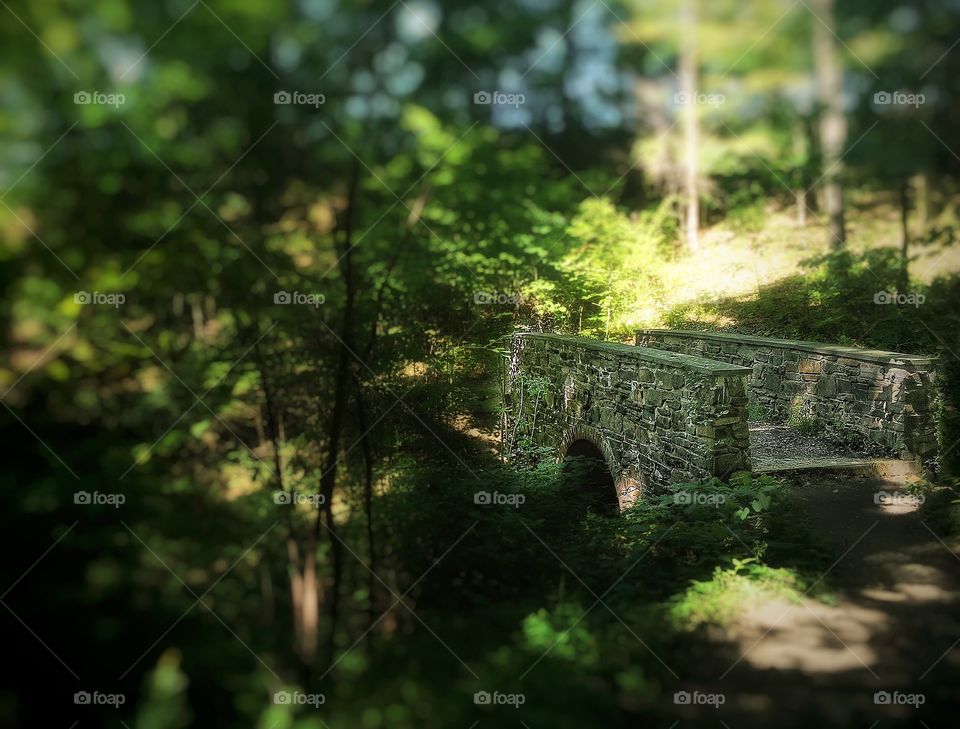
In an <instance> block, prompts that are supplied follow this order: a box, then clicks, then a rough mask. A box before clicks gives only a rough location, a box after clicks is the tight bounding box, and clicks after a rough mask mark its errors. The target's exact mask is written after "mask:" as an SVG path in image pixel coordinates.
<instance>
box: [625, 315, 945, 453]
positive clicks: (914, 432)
mask: <svg viewBox="0 0 960 729" xmlns="http://www.w3.org/2000/svg"><path fill="white" fill-rule="evenodd" d="M637 344H639V345H642V346H643V347H655V348H657V349H659V350H665V351H670V352H675V353H684V354H691V355H695V356H700V357H708V358H710V359H713V360H719V361H723V362H729V363H732V364H737V365H742V366H745V367H749V368H750V370H751V372H750V378H749V385H750V398H751V400H752V401H754V402H755V403H757V404H758V405H759V406H761V407H764V408H766V409H768V410H770V411H771V412H773V413H776V414H777V415H778V416H780V417H781V418H785V417H786V416H787V414H788V412H789V410H790V408H791V407H801V408H803V409H804V410H806V411H807V412H808V413H809V415H810V416H811V417H815V418H817V419H818V420H820V421H822V422H823V423H824V424H826V425H827V426H829V427H831V428H834V429H835V430H836V431H837V432H838V434H844V435H845V436H846V437H847V438H848V439H850V440H854V439H856V440H858V441H862V442H863V443H864V444H875V445H876V446H879V447H880V448H882V449H884V450H886V451H888V452H891V453H894V454H896V455H897V456H899V457H900V458H903V459H908V460H917V461H920V462H923V461H925V460H927V459H930V458H932V457H934V456H935V455H936V452H937V438H936V417H935V409H934V403H935V399H936V398H935V387H934V380H935V367H936V358H935V357H925V356H916V355H909V354H901V353H899V352H884V351H879V350H866V349H857V348H854V347H844V346H837V345H829V344H820V343H817V342H802V341H793V340H789V339H771V338H768V337H753V336H748V335H741V334H727V333H719V332H698V331H686V330H677V329H644V330H641V331H639V332H638V333H637Z"/></svg>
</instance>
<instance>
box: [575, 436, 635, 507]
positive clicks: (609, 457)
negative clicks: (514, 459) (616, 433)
mask: <svg viewBox="0 0 960 729" xmlns="http://www.w3.org/2000/svg"><path fill="white" fill-rule="evenodd" d="M579 441H586V442H587V443H590V444H591V445H593V446H594V447H596V448H597V450H599V451H600V453H601V454H603V460H604V462H605V463H606V465H607V470H608V471H610V475H611V476H612V477H613V486H614V489H615V490H616V492H617V502H618V503H619V505H620V510H621V511H623V510H624V509H627V508H629V507H630V506H632V505H633V504H634V503H636V501H637V499H638V498H639V497H640V494H641V493H642V491H643V484H642V481H641V479H640V478H638V477H637V475H636V474H635V473H633V472H632V469H628V468H625V467H624V465H623V464H621V463H620V459H619V458H617V455H616V451H615V450H614V449H613V447H612V446H611V445H610V442H609V440H608V439H607V438H606V437H604V435H603V433H602V432H601V431H600V430H598V429H597V428H594V427H592V426H590V425H574V426H572V427H570V428H568V429H567V430H566V431H564V433H563V436H562V437H561V439H560V446H559V448H558V449H557V463H563V461H564V459H565V458H566V457H567V453H568V452H569V451H570V446H572V445H573V444H574V443H577V442H579Z"/></svg>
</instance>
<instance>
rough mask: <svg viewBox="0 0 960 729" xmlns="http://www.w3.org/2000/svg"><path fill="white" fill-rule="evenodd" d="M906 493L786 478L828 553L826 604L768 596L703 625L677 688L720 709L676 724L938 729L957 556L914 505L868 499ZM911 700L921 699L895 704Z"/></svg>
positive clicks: (843, 480) (857, 480) (953, 656)
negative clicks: (709, 698)
mask: <svg viewBox="0 0 960 729" xmlns="http://www.w3.org/2000/svg"><path fill="white" fill-rule="evenodd" d="M905 485H906V484H905V483H904V481H903V480H902V479H890V480H884V479H881V478H878V477H865V476H850V475H843V476H830V475H814V476H809V477H798V478H796V479H795V480H794V491H795V494H796V495H797V497H798V498H799V500H800V502H801V503H802V505H803V508H804V509H805V511H806V512H807V513H808V514H809V516H810V519H811V526H812V527H813V528H814V529H815V530H817V531H818V532H819V533H821V534H823V535H824V536H825V537H826V538H827V539H828V540H829V541H830V542H831V543H832V545H833V546H834V548H835V554H836V555H837V556H836V561H835V562H833V564H832V566H831V567H830V568H829V569H828V570H827V572H826V573H824V575H823V576H822V578H821V579H822V580H825V581H827V582H828V583H829V585H830V588H831V594H832V596H833V598H834V599H833V600H831V601H830V602H829V603H828V602H824V601H820V600H814V599H812V598H810V597H807V596H804V597H802V598H801V599H800V600H799V601H788V600H786V599H782V598H771V599H769V600H766V601H762V602H760V603H759V604H754V605H752V606H750V607H749V608H747V609H745V610H744V611H743V612H742V613H741V614H740V615H739V616H738V617H736V618H735V619H734V620H733V621H731V622H730V623H728V624H726V625H724V626H723V627H722V628H720V627H717V628H714V629H712V630H711V631H710V635H709V640H707V641H705V642H704V644H703V645H702V646H701V649H702V655H700V656H697V657H696V660H693V661H691V665H693V666H696V672H697V675H696V676H689V677H685V678H688V679H689V680H688V681H684V682H683V683H684V687H685V688H686V690H688V691H691V692H692V691H693V690H698V691H700V692H702V693H707V694H710V693H722V694H723V695H724V697H725V702H724V704H723V706H721V707H720V708H719V709H714V708H712V707H711V706H700V707H695V706H686V707H678V708H679V709H680V715H681V716H683V717H684V718H699V719H705V718H714V722H715V721H716V720H717V719H722V720H723V721H725V722H727V723H729V724H730V725H731V726H769V725H770V721H771V718H775V717H777V716H779V717H780V720H778V721H777V722H776V723H777V724H781V725H787V724H789V725H795V724H801V723H804V721H810V722H814V721H816V722H818V723H819V724H827V725H836V726H851V727H852V726H859V725H861V724H862V726H864V727H871V726H874V725H875V724H876V723H877V722H878V721H879V722H880V726H890V725H895V724H901V723H903V725H909V726H918V727H919V726H929V727H931V729H935V727H937V726H945V724H944V723H943V721H944V717H949V716H951V712H953V711H955V710H956V708H957V707H958V706H960V689H958V685H957V683H956V678H957V674H958V672H960V652H957V651H954V650H952V649H953V648H955V647H956V646H957V644H958V643H960V556H958V554H957V551H956V550H955V549H951V548H950V547H948V546H947V545H946V544H944V543H943V542H942V541H941V540H940V539H939V537H937V536H936V535H935V534H934V533H933V531H932V530H931V529H930V528H929V527H928V526H927V525H926V523H925V522H924V521H923V519H922V512H921V511H920V510H919V509H918V508H917V506H916V505H911V504H907V503H903V504H898V505H881V504H877V503H875V499H874V495H875V494H876V493H877V492H878V491H887V492H891V493H897V492H899V489H901V488H902V487H903V486H905ZM877 692H887V695H889V696H890V697H891V700H890V703H889V704H884V703H882V702H883V700H884V699H883V696H875V694H877ZM894 692H898V693H897V695H896V696H894ZM910 694H920V695H922V699H918V700H917V701H915V702H913V703H919V702H920V701H922V703H920V705H919V706H914V705H913V703H909V704H896V703H895V702H897V701H904V700H907V701H909V700H910V699H909V695H910ZM923 720H926V721H928V722H930V724H929V725H928V724H927V723H921V721H923Z"/></svg>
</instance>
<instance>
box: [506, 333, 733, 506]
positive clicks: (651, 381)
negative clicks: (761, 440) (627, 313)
mask: <svg viewBox="0 0 960 729" xmlns="http://www.w3.org/2000/svg"><path fill="white" fill-rule="evenodd" d="M507 372H508V374H507V383H506V405H507V411H508V414H509V417H508V420H507V430H508V431H511V432H517V433H518V435H519V436H523V437H529V438H530V439H532V441H533V442H534V443H536V444H538V445H545V446H550V447H553V448H555V449H556V452H557V455H558V457H560V458H563V456H564V454H565V453H566V450H567V449H568V448H569V447H570V446H571V445H572V444H573V443H574V442H575V441H577V440H589V441H592V442H593V443H594V445H595V446H597V447H598V448H599V449H600V450H601V451H602V452H603V453H604V456H605V458H606V460H607V462H608V466H609V468H610V471H611V474H612V475H613V477H614V480H615V483H616V485H617V490H618V494H619V497H620V503H621V506H627V505H629V504H631V503H632V502H633V501H634V500H635V499H636V498H637V497H638V496H639V495H640V493H641V492H642V491H643V490H644V489H645V488H652V489H660V488H662V487H664V486H665V485H666V484H669V483H676V482H689V481H694V480H698V479H701V478H704V477H709V476H718V477H725V476H728V475H729V474H731V473H732V472H734V471H737V470H748V469H749V468H750V453H749V434H748V430H747V403H748V400H747V377H748V375H749V374H750V370H749V369H747V368H744V367H740V366H736V365H730V364H726V363H723V362H715V361H710V360H707V359H704V358H701V357H696V356H690V355H686V354H678V353H673V352H666V351H660V350H655V349H645V348H642V347H635V346H633V345H625V344H616V343H611V342H603V341H599V340H594V339H587V338H584V337H572V336H560V335H554V334H534V333H529V334H517V335H514V336H513V338H512V340H511V354H510V362H509V367H508V370H507Z"/></svg>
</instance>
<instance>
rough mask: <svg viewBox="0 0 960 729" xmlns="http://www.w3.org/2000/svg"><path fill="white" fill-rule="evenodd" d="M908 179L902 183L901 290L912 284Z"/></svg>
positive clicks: (899, 284)
mask: <svg viewBox="0 0 960 729" xmlns="http://www.w3.org/2000/svg"><path fill="white" fill-rule="evenodd" d="M907 185H908V182H907V180H903V181H902V182H901V183H900V276H899V280H898V282H897V286H898V289H899V291H903V292H906V290H907V288H908V287H909V285H910V193H909V189H908V187H907Z"/></svg>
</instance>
